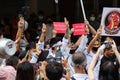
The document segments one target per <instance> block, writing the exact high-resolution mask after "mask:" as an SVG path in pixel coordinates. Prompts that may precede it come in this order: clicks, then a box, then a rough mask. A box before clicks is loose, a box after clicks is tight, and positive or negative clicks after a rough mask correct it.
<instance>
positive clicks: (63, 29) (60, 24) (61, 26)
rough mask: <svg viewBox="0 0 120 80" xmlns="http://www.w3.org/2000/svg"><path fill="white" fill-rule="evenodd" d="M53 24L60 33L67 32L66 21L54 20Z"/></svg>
mask: <svg viewBox="0 0 120 80" xmlns="http://www.w3.org/2000/svg"><path fill="white" fill-rule="evenodd" d="M53 26H54V29H55V30H56V31H57V33H58V34H63V33H65V32H66V25H65V23H64V22H53Z"/></svg>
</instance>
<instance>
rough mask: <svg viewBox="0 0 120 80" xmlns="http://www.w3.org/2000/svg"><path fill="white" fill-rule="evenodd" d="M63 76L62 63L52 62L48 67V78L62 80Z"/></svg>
mask: <svg viewBox="0 0 120 80" xmlns="http://www.w3.org/2000/svg"><path fill="white" fill-rule="evenodd" d="M62 74H63V66H62V64H61V63H57V62H50V63H48V64H47V66H46V76H47V77H48V78H49V80H60V79H61V77H62Z"/></svg>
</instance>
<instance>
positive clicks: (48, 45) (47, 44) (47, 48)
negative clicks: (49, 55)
mask: <svg viewBox="0 0 120 80" xmlns="http://www.w3.org/2000/svg"><path fill="white" fill-rule="evenodd" d="M44 49H45V50H49V49H50V44H49V43H48V42H46V43H45V45H44Z"/></svg>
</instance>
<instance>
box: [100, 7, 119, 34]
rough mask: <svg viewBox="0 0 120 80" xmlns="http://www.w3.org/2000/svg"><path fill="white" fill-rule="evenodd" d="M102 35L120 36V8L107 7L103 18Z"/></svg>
mask: <svg viewBox="0 0 120 80" xmlns="http://www.w3.org/2000/svg"><path fill="white" fill-rule="evenodd" d="M101 26H102V34H101V35H102V36H120V8H109V7H105V8H104V9H103V13H102V19H101Z"/></svg>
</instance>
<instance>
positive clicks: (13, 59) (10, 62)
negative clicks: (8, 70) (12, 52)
mask: <svg viewBox="0 0 120 80" xmlns="http://www.w3.org/2000/svg"><path fill="white" fill-rule="evenodd" d="M18 63H19V59H18V58H17V57H15V56H10V57H9V58H8V59H6V65H7V66H13V67H14V68H15V69H16V68H17V65H18Z"/></svg>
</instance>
